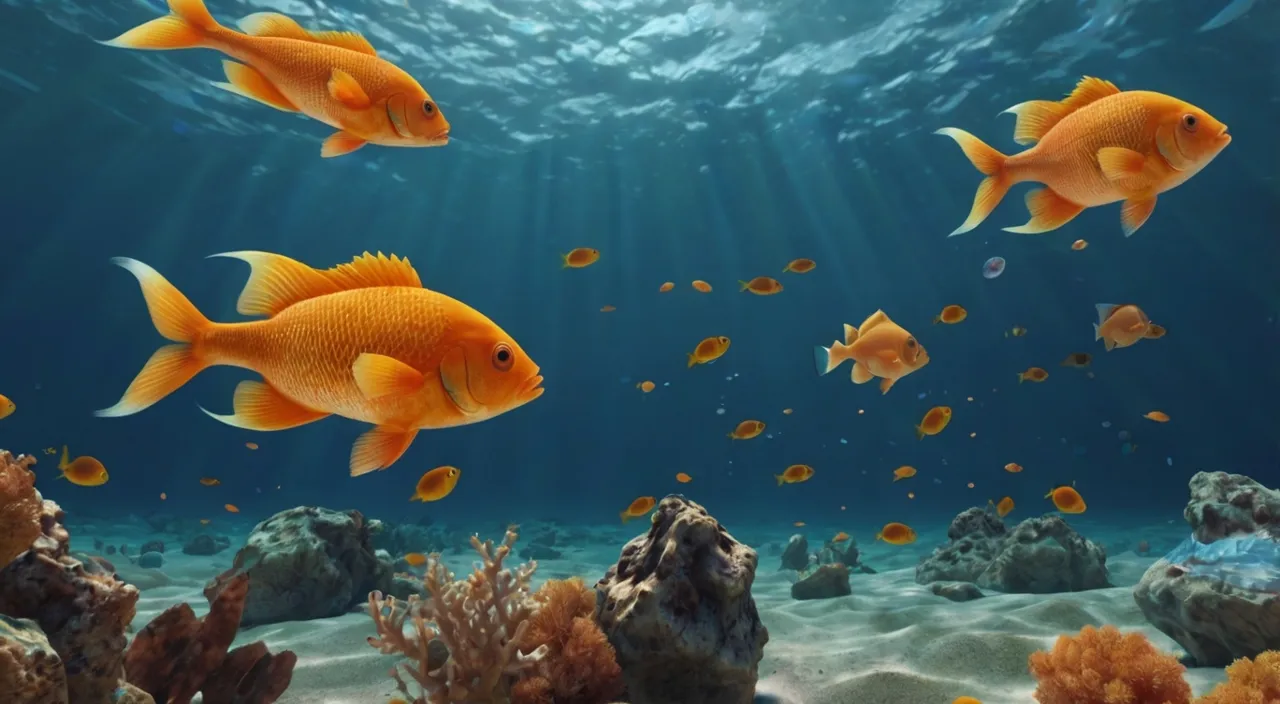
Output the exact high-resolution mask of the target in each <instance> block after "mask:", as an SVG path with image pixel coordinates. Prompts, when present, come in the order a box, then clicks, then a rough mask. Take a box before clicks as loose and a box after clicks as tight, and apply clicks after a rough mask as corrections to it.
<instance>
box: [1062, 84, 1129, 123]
mask: <svg viewBox="0 0 1280 704" xmlns="http://www.w3.org/2000/svg"><path fill="white" fill-rule="evenodd" d="M1119 92H1120V89H1119V88H1117V87H1116V84H1114V83H1112V82H1111V81H1104V80H1103V79H1101V78H1094V77H1093V76H1085V77H1084V78H1081V79H1080V82H1079V83H1077V84H1076V88H1075V90H1073V91H1071V95H1068V96H1067V97H1065V98H1063V99H1062V100H1061V101H1060V104H1061V105H1062V106H1063V107H1065V108H1066V109H1067V114H1070V113H1073V112H1075V111H1076V110H1079V109H1080V108H1082V107H1084V106H1086V105H1088V104H1090V103H1096V102H1098V101H1099V100H1102V99H1103V98H1109V97H1111V96H1113V95H1115V94H1117V93H1119Z"/></svg>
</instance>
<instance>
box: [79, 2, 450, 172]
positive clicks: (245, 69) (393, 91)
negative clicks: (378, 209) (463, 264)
mask: <svg viewBox="0 0 1280 704" xmlns="http://www.w3.org/2000/svg"><path fill="white" fill-rule="evenodd" d="M169 11H170V12H172V13H173V14H171V15H169V16H168V17H161V18H159V19H155V20H151V21H150V22H147V23H146V24H143V25H140V26H138V27H135V28H133V29H131V30H129V31H128V32H125V33H124V34H121V35H120V36H118V37H116V38H115V39H112V40H111V41H108V42H104V43H105V44H107V45H109V46H117V47H124V48H128V49H156V50H160V49H213V50H215V51H220V52H222V53H224V54H226V55H227V56H230V57H232V58H234V59H237V60H239V61H241V62H243V63H236V62H235V61H224V62H222V67H223V71H224V72H225V73H226V76H227V82H226V83H214V85H215V86H217V87H219V88H223V89H225V90H228V91H231V92H232V93H237V94H239V95H242V96H244V97H246V98H252V99H253V100H256V101H258V102H260V103H265V104H267V105H270V106H271V107H273V108H276V109H277V110H284V111H285V112H300V113H302V114H304V115H306V116H307V117H310V118H314V119H316V120H319V121H320V122H323V123H325V124H326V125H329V126H331V127H334V128H337V130H338V132H336V133H335V134H333V135H331V136H330V137H329V138H328V139H326V140H325V141H324V146H323V147H322V148H321V150H320V155H321V156H326V157H328V156H341V155H343V154H349V153H351V152H353V151H355V150H357V149H359V148H360V147H362V146H364V145H365V144H366V143H370V144H380V145H383V146H387V147H439V146H443V145H445V144H448V142H449V122H448V120H445V119H444V115H442V114H441V113H440V107H439V106H438V105H436V103H435V101H434V100H432V99H431V96H430V95H427V91H425V90H423V89H422V86H421V85H419V84H418V82H417V81H416V80H414V79H413V77H412V76H410V75H409V74H407V73H405V72H404V71H402V70H400V69H399V68H398V67H396V66H395V65H394V64H392V63H391V62H389V61H387V60H385V59H382V58H379V57H378V52H377V51H376V50H375V49H374V48H373V46H372V45H371V44H369V41H368V40H367V39H365V38H364V37H362V36H360V35H359V34H356V33H354V32H322V31H315V32H312V31H308V30H306V29H303V28H302V27H301V26H300V25H299V24H298V23H297V22H294V21H293V20H292V19H289V18H288V17H285V16H284V15H281V14H277V13H274V12H259V13H256V14H252V15H249V16H248V17H245V18H244V19H242V20H240V22H239V26H240V29H241V30H243V33H241V32H237V31H235V30H233V29H229V28H227V27H223V26H222V25H220V24H218V22H217V20H215V19H213V15H211V14H209V10H208V8H206V7H205V5H204V0H169Z"/></svg>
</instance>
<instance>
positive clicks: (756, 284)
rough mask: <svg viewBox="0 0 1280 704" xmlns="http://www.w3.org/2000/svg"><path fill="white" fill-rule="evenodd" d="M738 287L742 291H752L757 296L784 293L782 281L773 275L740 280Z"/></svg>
mask: <svg viewBox="0 0 1280 704" xmlns="http://www.w3.org/2000/svg"><path fill="white" fill-rule="evenodd" d="M738 286H739V287H740V288H739V289H738V291H739V292H741V291H750V292H752V293H754V294H756V295H757V296H772V295H773V294H775V293H782V282H781V281H778V280H777V279H775V278H773V277H771V276H757V277H756V278H754V279H752V280H750V281H742V280H739V281H738Z"/></svg>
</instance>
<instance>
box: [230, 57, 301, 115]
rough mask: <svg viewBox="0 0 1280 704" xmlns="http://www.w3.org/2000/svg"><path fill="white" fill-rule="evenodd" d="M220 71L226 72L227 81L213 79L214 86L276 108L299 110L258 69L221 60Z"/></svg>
mask: <svg viewBox="0 0 1280 704" xmlns="http://www.w3.org/2000/svg"><path fill="white" fill-rule="evenodd" d="M222 71H223V73H225V74H227V82H226V83H219V82H217V81H214V82H213V85H214V86H215V87H218V88H221V89H223V90H225V91H227V92H229V93H235V94H236V95H241V96H244V97H246V98H249V99H251V100H256V101H258V102H259V103H262V104H264V105H270V106H271V107H273V108H275V109H277V110H283V111H285V112H299V110H298V106H296V105H294V104H293V101H291V100H289V99H288V98H286V97H285V96H284V93H281V92H280V89H279V88H277V87H276V86H275V84H274V83H272V82H271V81H270V80H268V79H267V77H266V76H264V75H262V72H261V71H259V70H258V69H256V68H254V67H252V66H246V65H245V64H239V63H236V62H234V61H223V62H222Z"/></svg>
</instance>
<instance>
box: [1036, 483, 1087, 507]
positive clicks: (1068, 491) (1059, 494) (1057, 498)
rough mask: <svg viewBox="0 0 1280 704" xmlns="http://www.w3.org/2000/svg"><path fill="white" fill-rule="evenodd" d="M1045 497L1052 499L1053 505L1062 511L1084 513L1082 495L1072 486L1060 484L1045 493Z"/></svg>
mask: <svg viewBox="0 0 1280 704" xmlns="http://www.w3.org/2000/svg"><path fill="white" fill-rule="evenodd" d="M1044 497H1045V498H1046V499H1053V505H1054V506H1055V507H1056V508H1057V509H1058V510H1059V511H1061V512H1063V513H1084V511H1085V508H1086V507H1085V504H1084V497H1082V496H1080V492H1078V491H1076V489H1075V487H1074V486H1060V487H1057V488H1055V489H1051V490H1050V491H1049V493H1047V494H1045V495H1044Z"/></svg>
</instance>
